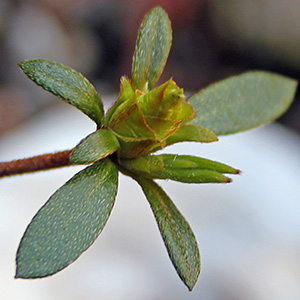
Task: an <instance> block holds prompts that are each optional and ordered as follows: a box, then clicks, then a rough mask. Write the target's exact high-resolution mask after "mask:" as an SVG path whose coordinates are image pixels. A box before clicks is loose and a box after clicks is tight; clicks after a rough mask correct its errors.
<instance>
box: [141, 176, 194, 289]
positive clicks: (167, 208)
mask: <svg viewBox="0 0 300 300" xmlns="http://www.w3.org/2000/svg"><path fill="white" fill-rule="evenodd" d="M136 180H137V181H138V183H139V184H140V185H141V187H142V189H143V191H144V193H145V195H146V197H147V199H148V201H149V203H150V206H151V208H152V211H153V213H154V216H155V218H156V221H157V224H158V227H159V230H160V232H161V235H162V238H163V240H164V243H165V246H166V248H167V250H168V253H169V256H170V258H171V261H172V263H173V265H174V267H175V269H176V271H177V273H178V275H179V277H180V278H181V280H182V281H183V282H184V284H185V285H186V286H187V287H188V289H189V290H190V291H191V290H192V289H193V287H194V285H195V284H196V282H197V279H198V276H199V273H200V254H199V250H198V245H197V241H196V238H195V236H194V234H193V232H192V230H191V228H190V226H189V224H188V223H187V221H186V220H185V219H184V217H183V216H182V215H181V213H180V212H179V211H178V209H177V208H176V206H175V205H174V203H173V202H172V200H171V199H170V198H169V197H168V195H167V194H166V193H165V192H164V191H163V190H162V189H161V188H160V186H159V185H157V184H156V183H155V182H153V181H152V180H148V179H144V178H138V179H136Z"/></svg>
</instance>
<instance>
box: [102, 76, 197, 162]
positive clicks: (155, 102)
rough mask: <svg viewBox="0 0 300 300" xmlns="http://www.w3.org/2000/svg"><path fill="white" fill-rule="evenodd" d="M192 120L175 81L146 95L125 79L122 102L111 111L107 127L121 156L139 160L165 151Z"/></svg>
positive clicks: (122, 85)
mask: <svg viewBox="0 0 300 300" xmlns="http://www.w3.org/2000/svg"><path fill="white" fill-rule="evenodd" d="M192 117H193V109H192V107H191V105H190V104H188V103H187V102H185V101H184V94H183V90H182V89H180V88H179V87H178V86H177V85H176V83H175V82H174V81H173V80H172V79H170V80H169V81H167V82H166V83H164V84H162V85H161V86H159V87H158V88H156V89H153V90H151V91H150V92H148V93H143V92H141V91H140V90H134V89H133V87H132V85H131V83H130V81H129V80H128V79H127V78H126V77H123V78H122V81H121V92H120V95H119V98H118V100H117V102H116V103H115V104H114V106H113V107H112V108H111V109H110V110H109V111H108V113H107V119H106V123H107V127H109V128H110V129H111V130H112V131H113V132H114V133H115V135H116V136H117V138H118V140H119V143H120V146H121V148H120V150H119V156H120V157H121V158H136V157H139V156H144V155H147V154H148V153H151V152H153V151H156V150H158V149H162V148H163V147H164V145H165V143H164V142H165V140H166V139H167V138H168V137H169V136H171V135H172V134H174V133H175V132H176V130H177V129H178V128H179V126H180V124H181V123H182V122H183V121H185V120H187V119H190V118H192Z"/></svg>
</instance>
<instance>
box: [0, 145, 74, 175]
mask: <svg viewBox="0 0 300 300" xmlns="http://www.w3.org/2000/svg"><path fill="white" fill-rule="evenodd" d="M71 152H72V150H66V151H61V152H57V153H50V154H44V155H39V156H34V157H30V158H24V159H19V160H13V161H10V162H2V163H0V177H4V176H10V175H16V174H22V173H29V172H36V171H41V170H47V169H53V168H58V167H64V166H69V165H70V154H71Z"/></svg>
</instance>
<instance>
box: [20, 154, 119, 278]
mask: <svg viewBox="0 0 300 300" xmlns="http://www.w3.org/2000/svg"><path fill="white" fill-rule="evenodd" d="M117 184H118V171H117V169H116V167H115V166H114V164H113V163H112V162H111V161H110V160H109V159H103V160H101V161H99V162H96V163H95V164H93V165H92V166H90V167H87V168H86V169H84V170H83V171H81V172H79V173H78V174H76V175H75V176H74V177H73V178H72V179H70V180H69V181H68V182H67V183H66V184H65V185H63V186H62V187H61V188H60V189H59V190H57V191H56V192H55V193H54V194H53V195H52V196H51V198H50V199H49V200H48V201H47V202H46V204H45V205H44V206H43V207H42V208H41V209H40V210H39V211H38V213H37V214H36V216H35V217H34V218H33V220H32V221H31V223H30V224H29V226H28V227H27V229H26V232H25V234H24V236H23V238H22V240H21V243H20V246H19V249H18V253H17V272H16V278H40V277H45V276H49V275H52V274H54V273H56V272H58V271H60V270H62V269H63V268H65V267H67V266H68V265H69V264H71V263H72V262H73V261H74V260H75V259H77V258H78V257H79V255H80V254H82V252H84V251H85V250H86V249H87V248H88V247H89V246H90V245H91V244H92V243H93V242H94V240H95V239H96V238H97V236H98V235H99V234H100V232H101V231H102V229H103V227H104V225H105V224H106V222H107V219H108V217H109V215H110V212H111V210H112V207H113V204H114V201H115V196H116V193H117Z"/></svg>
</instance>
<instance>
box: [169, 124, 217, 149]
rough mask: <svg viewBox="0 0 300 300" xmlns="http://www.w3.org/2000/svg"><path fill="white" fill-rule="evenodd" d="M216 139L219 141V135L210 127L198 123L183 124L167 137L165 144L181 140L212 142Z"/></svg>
mask: <svg viewBox="0 0 300 300" xmlns="http://www.w3.org/2000/svg"><path fill="white" fill-rule="evenodd" d="M216 141H218V137H217V136H216V135H215V134H214V133H213V132H212V131H210V130H209V129H207V128H204V127H201V126H197V125H189V124H188V125H186V124H183V125H180V127H179V128H178V129H177V130H176V131H175V133H174V134H172V135H171V136H169V137H168V138H167V140H166V141H165V145H166V146H167V145H172V144H175V143H179V142H201V143H211V142H216Z"/></svg>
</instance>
